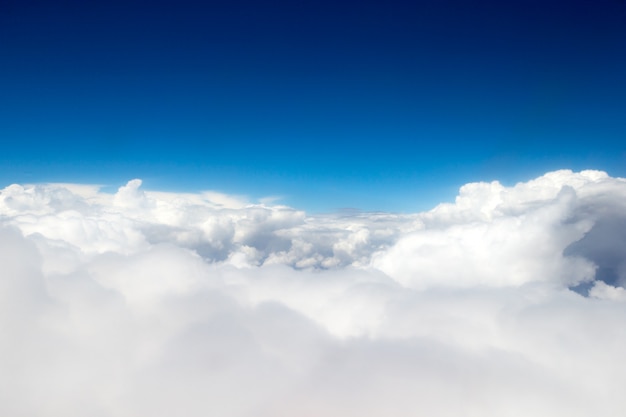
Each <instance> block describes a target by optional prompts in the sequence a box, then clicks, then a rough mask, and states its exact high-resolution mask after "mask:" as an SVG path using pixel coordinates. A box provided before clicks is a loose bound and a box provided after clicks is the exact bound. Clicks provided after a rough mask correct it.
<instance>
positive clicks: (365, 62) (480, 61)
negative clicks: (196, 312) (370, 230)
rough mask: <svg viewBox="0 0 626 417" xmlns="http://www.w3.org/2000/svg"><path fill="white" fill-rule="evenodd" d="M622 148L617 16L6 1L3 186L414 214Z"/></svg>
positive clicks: (611, 159) (625, 19)
mask: <svg viewBox="0 0 626 417" xmlns="http://www.w3.org/2000/svg"><path fill="white" fill-rule="evenodd" d="M625 139H626V3H625V2H624V1H623V0H622V1H620V0H594V1H591V0H589V1H551V0H542V1H539V0H537V1H535V0H524V1H521V0H511V1H501V0H500V1H472V2H469V1H461V0H456V1H452V0H441V1H439V0H438V1H406V2H401V1H377V2H374V1H368V0H361V1H325V0H321V1H320V0H317V1H258V0H257V1H206V2H189V1H176V2H174V1H156V0H152V1H143V2H142V1H132V0H126V1H117V0H114V1H101V2H87V1H28V0H4V1H3V2H2V3H1V5H0V142H1V143H2V151H1V152H0V183H2V185H7V184H9V183H13V182H19V183H24V182H49V181H62V182H69V181H71V182H95V183H101V184H107V185H111V186H119V185H121V184H123V183H125V182H126V181H127V180H129V179H131V178H142V179H143V180H144V186H145V187H146V188H148V189H150V188H153V189H169V190H180V191H184V190H200V189H213V190H219V191H223V192H227V193H235V194H244V195H248V196H250V197H252V198H257V197H263V196H269V195H272V196H282V197H283V198H284V199H283V200H282V201H283V202H284V203H286V204H290V205H293V206H296V207H298V208H303V209H308V210H310V211H328V210H334V209H338V208H343V207H354V208H360V209H364V210H392V211H413V210H421V209H425V208H428V207H429V206H431V205H433V204H435V203H437V202H439V201H443V200H451V199H452V198H453V197H454V195H455V192H456V189H457V188H458V187H459V186H460V185H462V184H464V183H466V182H470V181H477V180H494V179H499V180H501V181H503V182H504V183H511V182H515V181H520V180H527V179H529V178H532V177H535V176H537V175H540V174H542V173H543V172H546V171H549V170H554V169H560V168H570V169H573V170H580V169H586V168H592V169H601V170H606V171H608V172H609V173H610V174H611V175H614V176H626V140H625Z"/></svg>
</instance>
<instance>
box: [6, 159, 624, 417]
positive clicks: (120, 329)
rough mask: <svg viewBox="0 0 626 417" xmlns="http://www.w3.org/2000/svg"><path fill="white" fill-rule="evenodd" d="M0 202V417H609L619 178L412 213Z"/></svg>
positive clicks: (66, 190) (542, 180) (112, 198)
mask: <svg viewBox="0 0 626 417" xmlns="http://www.w3.org/2000/svg"><path fill="white" fill-rule="evenodd" d="M270 204H271V201H269V202H266V204H252V203H250V202H248V201H245V199H242V198H241V197H236V196H229V195H223V194H219V193H215V192H206V193H198V194H183V193H164V192H151V191H144V190H142V188H141V181H140V180H132V181H129V182H128V184H126V185H124V186H122V187H120V188H119V190H118V192H117V193H115V194H107V193H103V192H101V191H100V190H99V188H98V187H96V186H86V185H77V184H47V185H32V186H30V185H11V186H8V187H6V188H4V189H2V190H1V191H0V329H2V332H1V333H0V369H1V370H2V371H1V372H0V386H2V389H1V390H0V414H2V415H7V416H21V415H29V416H44V417H48V416H50V417H56V416H59V417H61V416H62V417H72V416H77V417H78V416H80V417H83V416H90V417H92V416H93V417H99V416H103V417H104V416H107V417H109V416H110V417H131V416H151V417H161V416H162V417H166V416H167V417H170V416H173V415H183V416H186V417H195V416H203V417H205V416H207V415H212V416H213V415H214V416H223V417H231V416H242V417H244V416H245V417H248V416H250V417H253V416H254V417H274V416H285V417H291V416H299V417H319V416H322V415H323V416H341V417H350V416H355V417H356V416H359V417H370V416H372V417H373V416H383V415H384V416H397V417H402V416H415V415H424V416H434V417H438V416H454V417H458V416H477V417H478V416H480V417H489V416H494V417H502V416H534V417H541V416H546V417H548V416H550V417H552V416H557V415H568V416H581V417H582V416H585V417H587V416H589V415H599V416H618V415H626V400H625V399H624V398H625V397H624V395H623V392H622V391H623V387H624V386H626V362H625V361H624V360H622V357H623V355H624V352H626V330H625V329H626V327H625V326H624V323H626V290H625V289H624V288H625V287H626V180H625V179H622V178H612V177H610V176H608V175H607V174H606V173H604V172H599V171H582V172H579V173H574V172H571V171H566V170H563V171H556V172H550V173H547V174H545V175H544V176H542V177H539V178H537V179H534V180H532V181H529V182H525V183H519V184H517V185H515V186H513V187H505V186H502V185H501V184H499V183H498V182H491V183H472V184H467V185H465V186H463V187H462V188H461V189H460V192H459V195H458V197H457V198H456V202H455V203H453V204H441V205H439V206H437V207H435V208H434V209H432V210H431V211H428V212H422V213H415V214H406V215H401V214H392V213H338V214H332V215H320V216H309V215H307V213H305V212H303V211H300V210H296V209H294V208H291V207H286V206H280V205H270Z"/></svg>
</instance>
